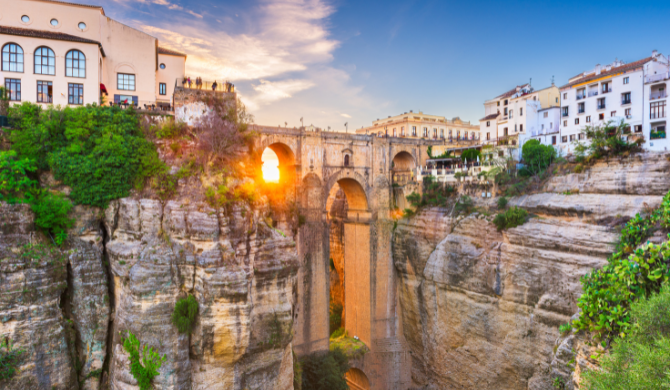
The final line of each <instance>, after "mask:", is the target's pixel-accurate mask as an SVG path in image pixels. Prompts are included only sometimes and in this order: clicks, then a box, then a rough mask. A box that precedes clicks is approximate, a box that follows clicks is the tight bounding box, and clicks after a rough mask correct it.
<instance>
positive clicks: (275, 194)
mask: <svg viewBox="0 0 670 390" xmlns="http://www.w3.org/2000/svg"><path fill="white" fill-rule="evenodd" d="M257 167H258V168H259V169H258V171H257V172H258V175H257V177H258V179H257V184H258V187H257V188H258V190H259V192H260V193H261V194H262V195H264V196H266V197H267V198H268V200H269V203H270V208H271V210H272V215H271V217H272V224H273V227H275V228H277V229H279V230H281V231H282V232H284V233H285V234H290V233H292V232H293V231H295V229H296V228H297V224H298V218H297V215H294V214H295V213H291V205H292V204H294V203H295V202H296V191H297V187H298V183H296V159H295V155H294V153H293V151H292V150H291V148H290V147H289V146H288V145H286V144H283V143H279V142H276V143H271V144H269V145H268V146H266V147H264V148H263V150H262V151H261V153H260V156H259V157H258V161H257Z"/></svg>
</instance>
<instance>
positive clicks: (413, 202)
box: [405, 192, 421, 207]
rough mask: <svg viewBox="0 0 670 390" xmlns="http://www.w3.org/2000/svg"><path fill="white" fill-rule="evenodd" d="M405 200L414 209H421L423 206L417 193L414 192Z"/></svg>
mask: <svg viewBox="0 0 670 390" xmlns="http://www.w3.org/2000/svg"><path fill="white" fill-rule="evenodd" d="M405 198H406V199H407V201H408V202H409V203H410V204H411V205H412V206H414V207H419V206H420V205H421V195H419V194H417V193H416V192H412V193H411V194H409V195H407V196H406V197H405Z"/></svg>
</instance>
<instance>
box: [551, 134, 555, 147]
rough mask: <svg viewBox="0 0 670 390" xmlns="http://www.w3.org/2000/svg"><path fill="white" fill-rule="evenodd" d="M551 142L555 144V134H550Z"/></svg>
mask: <svg viewBox="0 0 670 390" xmlns="http://www.w3.org/2000/svg"><path fill="white" fill-rule="evenodd" d="M551 144H552V145H556V136H555V135H552V136H551Z"/></svg>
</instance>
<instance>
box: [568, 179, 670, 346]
mask: <svg viewBox="0 0 670 390" xmlns="http://www.w3.org/2000/svg"><path fill="white" fill-rule="evenodd" d="M658 229H666V230H667V229H670V192H669V193H668V194H666V195H665V197H664V198H663V202H662V204H661V206H660V207H659V208H657V209H655V210H654V211H653V212H651V213H650V214H649V215H647V216H646V217H642V216H640V215H639V214H638V215H636V216H635V218H633V219H631V220H630V221H629V222H628V223H627V224H626V225H625V227H624V228H623V230H622V232H621V236H620V238H619V242H617V244H616V249H615V252H614V254H612V255H611V256H610V257H609V259H608V264H606V265H605V266H604V267H603V268H602V269H599V270H594V271H593V272H591V273H588V274H586V275H584V276H583V277H582V289H583V294H582V296H581V297H580V298H579V300H578V303H577V306H578V307H579V308H580V309H581V311H580V315H579V318H578V319H577V320H576V321H574V323H573V325H574V326H575V327H576V328H577V329H580V330H582V329H583V330H587V331H589V332H593V333H594V334H596V335H598V336H599V337H601V338H603V343H606V342H608V341H610V340H611V339H612V338H613V337H615V336H620V337H625V336H626V335H627V334H628V333H629V332H630V329H631V318H630V306H631V304H632V303H633V302H635V301H637V300H638V299H641V298H645V297H648V296H650V295H651V294H654V293H657V292H658V291H659V290H660V289H661V286H662V285H663V283H665V282H667V281H668V279H669V278H670V242H667V241H666V242H664V243H663V244H661V245H656V244H652V243H647V244H644V245H642V246H641V247H638V246H639V245H640V244H641V243H643V242H644V241H645V240H646V239H647V238H649V237H650V236H651V235H652V234H653V232H654V231H655V230H658Z"/></svg>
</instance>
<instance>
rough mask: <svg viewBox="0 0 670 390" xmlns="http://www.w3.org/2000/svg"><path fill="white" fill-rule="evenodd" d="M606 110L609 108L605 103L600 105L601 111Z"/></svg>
mask: <svg viewBox="0 0 670 390" xmlns="http://www.w3.org/2000/svg"><path fill="white" fill-rule="evenodd" d="M605 108H607V105H606V104H605V103H598V109H599V110H604V109H605Z"/></svg>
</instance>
